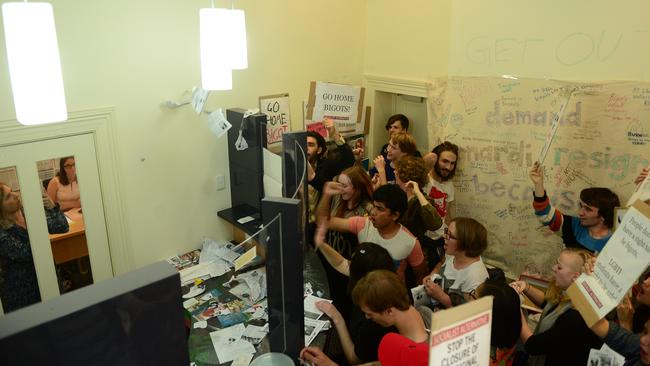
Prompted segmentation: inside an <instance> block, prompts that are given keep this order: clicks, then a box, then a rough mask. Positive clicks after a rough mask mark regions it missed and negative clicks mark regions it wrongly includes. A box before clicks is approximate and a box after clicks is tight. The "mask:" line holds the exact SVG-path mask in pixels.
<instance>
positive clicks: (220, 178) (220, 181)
mask: <svg viewBox="0 0 650 366" xmlns="http://www.w3.org/2000/svg"><path fill="white" fill-rule="evenodd" d="M214 181H215V184H216V186H217V191H221V190H223V189H225V188H226V177H225V176H224V175H223V174H219V175H217V176H216V177H215V179H214Z"/></svg>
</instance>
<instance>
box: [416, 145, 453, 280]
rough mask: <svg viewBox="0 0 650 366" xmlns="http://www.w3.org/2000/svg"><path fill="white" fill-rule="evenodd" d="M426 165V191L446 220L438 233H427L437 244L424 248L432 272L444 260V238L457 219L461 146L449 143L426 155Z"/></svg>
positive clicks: (424, 189) (433, 243) (423, 246)
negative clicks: (455, 207) (456, 183)
mask: <svg viewBox="0 0 650 366" xmlns="http://www.w3.org/2000/svg"><path fill="white" fill-rule="evenodd" d="M424 162H425V165H426V166H427V170H428V171H429V174H428V175H429V177H428V181H427V184H426V185H425V186H424V188H423V191H424V193H426V194H427V195H428V196H429V198H431V199H432V200H433V206H434V207H435V208H436V210H437V211H438V215H440V217H441V218H442V220H443V222H442V226H441V227H440V228H438V230H435V231H427V232H426V236H428V237H429V238H431V240H432V241H433V242H432V244H431V246H429V245H425V244H423V245H422V250H424V252H425V255H426V256H427V259H428V261H429V262H428V264H429V269H430V270H431V269H433V267H435V265H436V264H437V260H436V258H442V257H443V256H444V249H443V246H444V244H445V239H444V237H443V234H444V231H445V228H446V227H447V225H449V221H450V220H451V218H452V217H453V213H452V208H453V203H454V196H455V194H454V193H455V189H454V184H453V183H452V181H451V179H452V178H453V177H454V175H455V174H456V167H457V166H458V146H456V145H454V144H452V143H451V142H449V141H445V142H443V143H441V144H439V145H438V146H436V147H434V148H433V150H431V152H430V153H428V154H426V155H425V156H424Z"/></svg>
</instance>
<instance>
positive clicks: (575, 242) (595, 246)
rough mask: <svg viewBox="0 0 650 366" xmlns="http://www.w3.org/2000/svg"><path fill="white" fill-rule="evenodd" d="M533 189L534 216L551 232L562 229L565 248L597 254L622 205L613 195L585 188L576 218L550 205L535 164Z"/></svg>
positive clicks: (542, 171)
mask: <svg viewBox="0 0 650 366" xmlns="http://www.w3.org/2000/svg"><path fill="white" fill-rule="evenodd" d="M530 179H531V181H532V182H533V185H534V187H535V190H534V193H533V207H534V209H535V215H536V216H537V218H538V219H539V221H540V222H542V223H543V224H544V225H546V226H548V227H549V228H550V229H551V230H553V231H555V232H559V231H560V230H561V233H562V240H563V242H564V245H566V246H567V247H571V248H582V249H586V250H588V251H590V252H592V253H593V252H600V251H602V250H603V247H604V246H605V244H606V243H607V241H608V240H609V238H610V237H611V236H612V227H613V226H614V208H615V207H618V206H620V205H621V203H620V201H619V199H618V196H617V195H616V193H614V192H612V191H611V190H610V189H609V188H598V187H592V188H586V189H583V190H582V191H581V192H580V210H579V212H578V217H575V216H569V215H564V214H562V212H560V211H559V210H558V209H556V208H555V207H553V206H552V205H551V201H550V200H549V198H548V196H547V195H546V189H545V188H544V169H543V167H542V166H541V165H540V164H539V162H535V164H534V165H533V168H532V170H531V171H530Z"/></svg>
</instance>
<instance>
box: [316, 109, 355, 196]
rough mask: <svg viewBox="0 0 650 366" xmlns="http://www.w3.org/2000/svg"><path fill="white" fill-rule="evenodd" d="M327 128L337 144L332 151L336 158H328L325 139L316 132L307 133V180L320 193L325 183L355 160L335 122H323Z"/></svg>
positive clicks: (328, 120) (327, 120)
mask: <svg viewBox="0 0 650 366" xmlns="http://www.w3.org/2000/svg"><path fill="white" fill-rule="evenodd" d="M323 123H324V124H325V127H326V128H327V130H328V132H329V135H330V138H331V139H332V140H333V141H334V142H335V143H336V149H335V150H334V151H331V152H330V154H331V153H335V155H337V156H336V157H328V156H326V155H325V154H326V153H327V144H326V142H325V138H323V136H321V135H320V134H318V133H317V132H314V131H308V132H307V161H308V162H309V164H308V165H307V180H308V183H309V185H311V186H312V187H313V188H314V189H315V190H316V191H318V192H319V193H320V192H321V191H322V190H323V185H324V184H325V182H328V181H330V180H332V178H334V177H335V176H336V175H338V174H339V173H340V172H342V171H343V169H345V168H347V167H350V166H352V165H354V162H355V159H354V154H353V153H352V149H351V148H350V146H348V144H347V143H345V139H344V138H343V136H341V134H340V133H338V131H336V127H335V126H334V121H333V120H331V119H327V118H326V119H325V120H324V121H323Z"/></svg>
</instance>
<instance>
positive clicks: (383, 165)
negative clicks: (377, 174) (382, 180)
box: [373, 155, 386, 170]
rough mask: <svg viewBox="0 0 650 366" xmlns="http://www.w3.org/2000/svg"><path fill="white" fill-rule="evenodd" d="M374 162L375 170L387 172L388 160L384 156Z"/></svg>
mask: <svg viewBox="0 0 650 366" xmlns="http://www.w3.org/2000/svg"><path fill="white" fill-rule="evenodd" d="M373 162H374V163H375V168H377V170H385V169H386V160H385V159H384V157H383V156H382V155H379V156H377V157H376V158H375V159H374V160H373Z"/></svg>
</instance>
